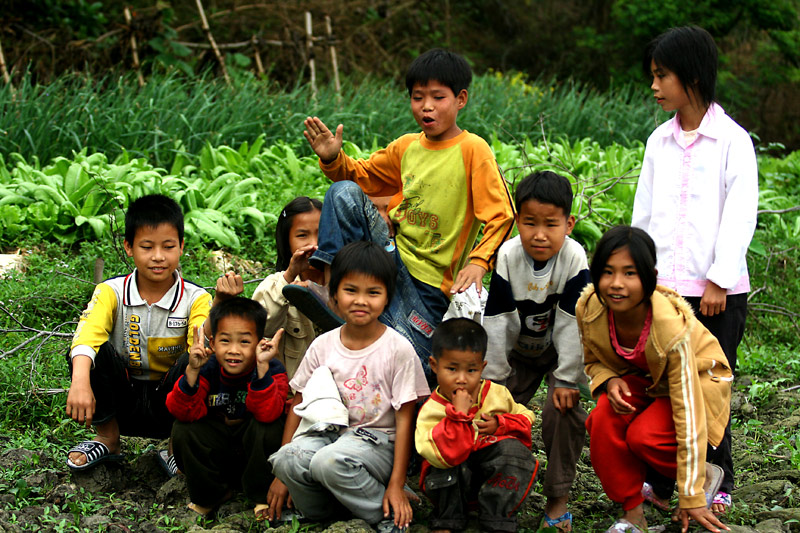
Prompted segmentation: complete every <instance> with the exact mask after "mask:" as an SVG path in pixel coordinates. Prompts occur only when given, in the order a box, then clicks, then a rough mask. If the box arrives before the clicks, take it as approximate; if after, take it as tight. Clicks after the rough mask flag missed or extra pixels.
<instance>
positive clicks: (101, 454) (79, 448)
mask: <svg viewBox="0 0 800 533" xmlns="http://www.w3.org/2000/svg"><path fill="white" fill-rule="evenodd" d="M72 452H80V453H82V454H84V455H85V456H86V462H85V463H84V464H82V465H76V464H75V463H73V462H72V461H71V460H70V458H69V454H71V453H72ZM124 458H125V454H122V453H111V450H109V449H108V446H106V445H105V444H103V443H102V442H98V441H96V440H85V441H83V442H80V443H78V444H77V445H75V446H73V447H72V448H70V449H69V451H68V452H67V466H68V467H70V469H72V470H86V469H88V468H92V467H95V466H97V465H99V464H100V463H104V462H119V461H122V460H123V459H124Z"/></svg>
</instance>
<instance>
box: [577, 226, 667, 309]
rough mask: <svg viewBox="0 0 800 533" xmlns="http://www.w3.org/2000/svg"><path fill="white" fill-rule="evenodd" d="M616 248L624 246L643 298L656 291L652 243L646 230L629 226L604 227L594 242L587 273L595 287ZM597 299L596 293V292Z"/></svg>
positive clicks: (647, 297) (597, 285)
mask: <svg viewBox="0 0 800 533" xmlns="http://www.w3.org/2000/svg"><path fill="white" fill-rule="evenodd" d="M620 248H627V249H628V253H629V254H630V255H631V259H633V264H634V266H635V267H636V273H637V274H638V276H639V280H640V281H641V282H642V289H643V291H644V299H645V300H648V299H650V297H651V296H652V295H653V292H654V291H655V290H656V281H657V279H658V274H657V272H656V245H655V243H654V242H653V239H652V238H650V235H648V234H647V232H646V231H644V230H643V229H639V228H633V227H631V226H616V227H614V228H611V229H610V230H608V231H607V232H606V233H605V234H604V235H603V236H602V237H601V239H600V240H599V241H598V242H597V248H595V251H594V257H592V264H591V266H590V267H589V273H590V274H591V276H592V283H594V286H595V289H596V288H597V287H599V286H600V277H601V276H602V275H603V271H604V270H605V268H606V264H607V263H608V258H609V257H611V254H613V253H614V252H615V251H617V250H619V249H620ZM597 297H598V298H599V299H600V301H602V298H600V293H597Z"/></svg>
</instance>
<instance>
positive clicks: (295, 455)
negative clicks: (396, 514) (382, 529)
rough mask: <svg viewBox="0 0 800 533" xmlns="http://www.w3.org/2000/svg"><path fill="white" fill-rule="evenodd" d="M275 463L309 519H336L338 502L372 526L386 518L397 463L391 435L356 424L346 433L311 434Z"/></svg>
mask: <svg viewBox="0 0 800 533" xmlns="http://www.w3.org/2000/svg"><path fill="white" fill-rule="evenodd" d="M269 462H270V463H271V464H272V472H273V474H274V475H275V476H276V477H277V478H278V479H280V480H281V481H283V483H284V484H285V485H286V486H287V487H288V488H289V494H291V496H292V501H293V502H294V505H295V506H296V507H297V509H298V510H299V511H300V512H301V513H303V516H305V517H306V518H308V519H309V520H324V519H326V518H328V517H330V516H331V515H332V514H334V513H335V511H336V509H337V507H338V506H337V502H338V503H340V504H341V505H342V506H344V507H345V508H347V509H348V510H349V511H350V512H351V513H352V514H353V516H355V517H356V518H361V519H362V520H364V521H365V522H367V523H369V524H377V523H378V522H380V521H381V520H383V495H384V493H385V492H386V485H387V484H388V483H389V478H391V476H392V467H393V464H394V443H393V442H390V441H389V435H388V434H386V433H384V432H382V431H376V430H365V429H359V430H353V429H352V428H351V429H347V430H345V431H344V433H342V434H341V435H339V433H338V432H337V431H326V432H316V433H308V434H305V435H303V436H301V437H298V438H296V439H294V440H293V441H291V442H289V443H288V444H285V445H284V446H283V447H282V448H281V449H280V450H278V451H277V452H275V453H274V454H272V456H270V458H269Z"/></svg>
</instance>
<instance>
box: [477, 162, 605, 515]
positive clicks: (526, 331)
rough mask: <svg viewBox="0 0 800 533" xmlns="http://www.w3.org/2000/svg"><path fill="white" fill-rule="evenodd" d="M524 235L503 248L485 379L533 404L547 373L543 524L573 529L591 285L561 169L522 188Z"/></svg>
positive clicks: (489, 312) (490, 308)
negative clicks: (578, 313)
mask: <svg viewBox="0 0 800 533" xmlns="http://www.w3.org/2000/svg"><path fill="white" fill-rule="evenodd" d="M514 202H515V207H516V210H517V218H516V222H517V229H518V230H519V236H517V237H514V238H513V239H511V240H509V241H506V242H505V243H504V244H503V246H501V247H500V252H499V254H498V258H497V266H496V268H495V271H494V272H493V273H492V281H491V285H490V290H489V298H488V301H487V303H486V312H485V314H484V320H483V324H484V326H485V327H486V331H487V333H488V335H489V350H488V352H487V365H486V369H485V370H484V372H483V376H484V377H485V378H487V379H491V380H492V381H495V382H497V383H504V384H505V385H506V386H507V387H508V389H509V391H511V395H512V396H513V398H514V401H516V402H519V403H521V404H523V405H527V404H528V402H529V401H530V399H531V398H533V395H534V394H535V393H536V390H537V389H538V388H539V385H540V384H541V382H542V380H543V379H544V378H545V377H546V378H547V400H546V401H545V404H544V406H543V408H542V439H543V441H544V447H545V451H546V453H547V470H546V471H545V478H544V486H543V490H542V492H543V494H544V495H545V496H546V497H547V503H546V505H545V510H544V519H543V522H544V523H543V524H542V526H543V527H548V526H551V527H552V526H555V527H556V528H557V529H559V530H560V531H571V530H572V514H571V513H570V512H569V511H568V509H567V502H568V501H569V491H570V488H571V487H572V484H573V482H574V481H575V475H576V465H577V463H578V459H579V458H580V455H581V451H582V450H583V445H584V442H585V440H586V427H585V425H584V424H585V422H586V411H584V410H583V408H582V407H581V405H580V402H579V399H580V392H579V390H578V385H579V384H585V383H586V376H585V375H584V373H583V349H582V347H581V343H580V338H579V335H578V324H577V322H576V321H575V304H576V303H577V301H578V297H579V296H580V294H581V291H582V290H583V288H584V287H585V286H586V285H587V284H588V283H589V267H588V264H587V262H586V253H585V252H584V250H583V247H581V245H580V244H578V243H577V242H576V241H574V240H572V239H571V238H570V237H569V234H570V233H571V232H572V228H573V227H574V226H575V217H573V216H572V215H571V214H570V210H571V209H572V185H571V184H570V182H569V180H568V179H567V178H565V177H563V176H559V175H558V174H555V173H553V172H549V171H545V172H537V173H534V174H531V175H529V176H527V177H526V178H524V179H523V180H522V181H521V182H520V183H519V185H518V186H517V190H516V193H515V198H514Z"/></svg>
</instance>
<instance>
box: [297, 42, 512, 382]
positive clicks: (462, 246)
mask: <svg viewBox="0 0 800 533" xmlns="http://www.w3.org/2000/svg"><path fill="white" fill-rule="evenodd" d="M471 80H472V71H471V69H470V67H469V64H468V63H467V62H466V60H465V59H464V58H463V57H461V56H459V55H457V54H455V53H452V52H449V51H446V50H441V49H434V50H429V51H427V52H425V53H424V54H422V55H420V56H419V57H418V58H417V59H415V60H414V61H413V62H412V63H411V65H410V67H409V69H408V72H407V73H406V87H407V89H408V94H409V96H410V97H411V112H412V114H413V116H414V119H415V120H416V121H417V124H418V125H419V127H420V128H421V129H422V132H421V133H412V134H408V135H404V136H402V137H400V138H399V139H397V140H395V141H393V142H392V143H390V144H389V146H387V147H386V148H385V149H382V150H378V151H377V152H375V153H373V154H372V155H371V156H370V158H369V159H368V160H355V159H352V158H351V157H349V156H347V155H346V154H345V153H344V152H343V151H342V130H343V127H342V125H341V124H340V125H339V126H338V127H337V128H336V131H335V133H333V132H331V131H330V130H329V129H328V128H327V126H325V124H324V123H323V122H322V121H321V120H320V119H319V118H316V117H314V118H311V117H309V118H307V119H306V120H305V132H304V135H305V137H306V139H307V140H308V142H309V144H310V145H311V147H312V148H313V150H314V152H315V153H316V154H317V155H318V156H319V158H320V167H321V168H322V171H323V172H324V173H325V175H326V176H328V177H329V178H330V179H331V180H333V181H335V182H337V183H334V184H333V185H332V186H331V187H330V189H329V190H328V192H327V194H326V195H325V201H324V204H323V208H322V216H321V218H320V228H321V231H320V239H319V248H318V249H317V251H316V252H314V254H313V255H312V257H311V264H314V265H316V266H317V267H318V268H320V269H329V268H330V267H329V265H330V263H331V261H332V259H333V256H334V255H335V254H336V252H337V251H338V250H339V249H341V248H342V246H344V245H345V244H347V243H349V242H353V241H361V240H370V241H373V242H376V243H378V244H379V245H381V246H386V248H387V250H388V251H390V252H391V253H392V255H393V258H394V261H395V263H396V265H397V268H398V284H397V295H396V297H395V298H394V299H393V300H392V302H391V304H390V305H389V307H388V308H387V309H386V312H385V313H384V314H383V316H382V317H381V321H382V322H383V323H384V324H386V325H389V326H391V327H392V328H394V329H396V330H397V331H398V332H400V334H402V335H403V336H404V337H406V338H407V339H408V340H409V341H410V342H411V344H412V345H413V346H414V349H415V350H416V352H417V356H418V357H419V359H420V362H421V363H422V366H423V369H424V370H425V371H426V374H428V377H429V378H430V377H431V376H430V374H429V369H428V368H427V366H428V358H429V356H430V355H431V350H430V346H431V336H432V335H433V330H434V328H435V327H436V325H437V324H439V322H441V320H442V316H443V315H444V313H445V311H447V307H448V305H449V298H450V295H451V294H452V293H455V292H460V291H464V290H466V289H467V288H468V287H470V286H471V285H472V284H475V285H476V286H477V289H478V290H480V288H481V280H482V278H483V275H484V274H485V273H486V272H487V271H488V270H489V269H490V268H492V266H493V264H494V260H495V256H496V254H497V249H498V248H499V247H500V245H501V244H502V243H503V241H505V240H506V239H507V238H508V236H509V235H510V233H511V229H512V227H513V216H514V209H513V207H512V205H511V196H510V194H509V192H508V188H507V186H506V183H505V181H504V180H503V178H502V176H501V175H500V172H499V169H498V166H497V162H496V161H495V158H494V155H493V154H492V151H491V149H490V148H489V145H488V144H487V143H486V142H485V141H484V140H483V139H481V138H480V137H478V136H477V135H474V134H471V133H469V132H467V131H463V130H461V128H459V127H458V124H457V123H456V120H457V118H458V113H459V111H460V110H461V109H463V107H464V106H465V105H466V104H467V89H468V87H469V84H470V81H471ZM367 195H370V196H392V200H391V201H390V202H389V205H388V209H389V218H390V219H391V222H392V225H391V227H393V228H394V229H395V231H396V235H395V239H394V240H392V239H391V238H390V235H389V232H390V226H388V225H387V224H385V223H383V221H382V220H381V218H380V214H379V211H378V209H376V208H375V206H374V205H373V203H372V202H370V201H369V199H368V197H367ZM482 223H483V224H485V226H484V228H483V237H482V238H481V240H480V242H479V243H478V244H477V246H475V247H474V248H473V245H474V244H475V241H476V237H477V235H478V231H479V229H480V227H481V224H482ZM395 244H396V245H395ZM292 302H293V303H294V300H292ZM296 305H297V306H298V308H299V309H300V310H301V311H303V312H304V313H305V314H306V315H307V316H309V318H312V319H313V320H314V321H315V322H317V321H318V320H324V319H325V317H326V315H327V309H325V308H320V306H319V305H318V304H316V302H315V299H314V298H305V299H304V300H303V301H301V300H299V299H298V300H297V304H296ZM309 307H310V308H309ZM334 324H335V322H334Z"/></svg>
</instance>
